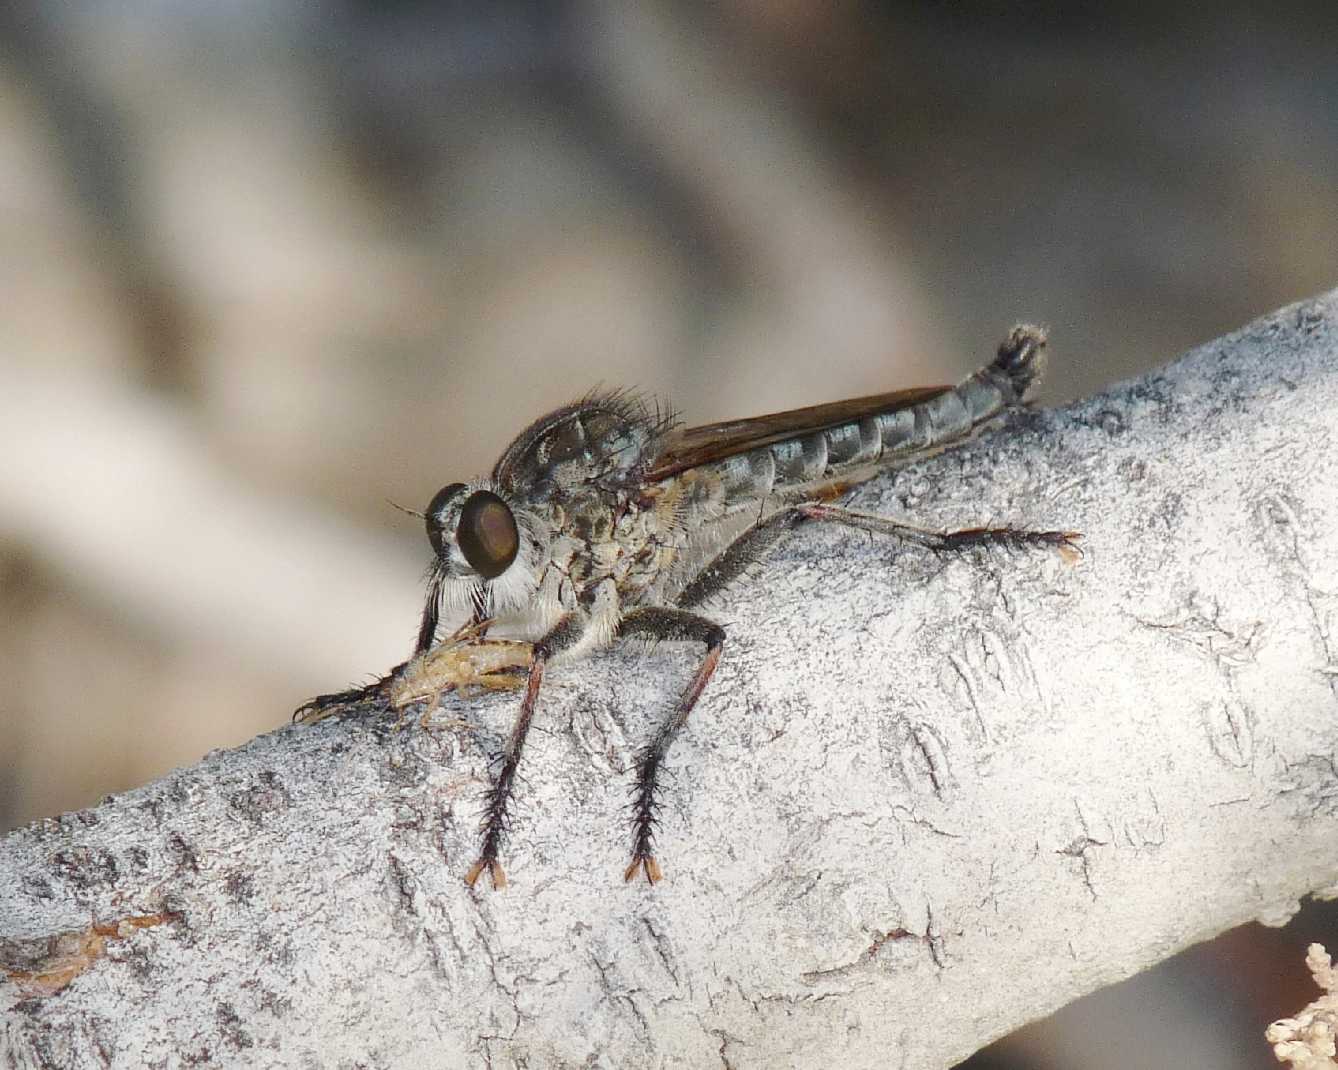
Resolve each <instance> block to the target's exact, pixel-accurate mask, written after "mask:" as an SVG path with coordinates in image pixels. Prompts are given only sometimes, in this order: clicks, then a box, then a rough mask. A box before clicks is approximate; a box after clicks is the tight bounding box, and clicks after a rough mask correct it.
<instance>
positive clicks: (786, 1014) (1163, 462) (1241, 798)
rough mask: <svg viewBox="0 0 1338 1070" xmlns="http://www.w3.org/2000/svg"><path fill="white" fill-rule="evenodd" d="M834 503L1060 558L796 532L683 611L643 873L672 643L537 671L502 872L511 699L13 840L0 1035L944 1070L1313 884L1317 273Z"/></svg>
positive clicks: (1318, 665) (477, 1056)
mask: <svg viewBox="0 0 1338 1070" xmlns="http://www.w3.org/2000/svg"><path fill="white" fill-rule="evenodd" d="M1057 342H1058V345H1057V347H1056V352H1055V354H1054V356H1053V358H1052V359H1056V360H1063V359H1065V354H1064V353H1063V348H1062V345H1063V340H1062V339H1058V340H1057ZM1069 359H1076V358H1074V357H1072V356H1070V358H1069ZM852 505H853V506H854V507H856V508H860V509H868V510H873V511H879V512H883V513H886V514H889V515H895V516H898V517H907V518H911V519H913V520H914V521H915V522H917V523H921V524H924V525H926V526H933V527H942V528H955V527H969V526H978V525H981V524H986V523H995V524H999V523H1012V524H1017V525H1020V526H1025V527H1031V528H1064V529H1077V530H1079V531H1081V532H1082V533H1083V536H1084V538H1083V543H1082V545H1083V549H1084V551H1085V556H1084V558H1083V560H1082V561H1080V562H1078V563H1077V564H1071V563H1067V562H1066V561H1065V560H1064V559H1063V558H1062V557H1061V556H1060V555H1058V554H1051V553H1030V554H1015V555H1009V554H1005V553H1002V552H997V551H991V552H975V553H972V554H967V555H960V556H952V557H949V556H942V557H940V556H935V555H933V554H932V553H928V552H926V551H923V550H919V549H915V548H909V547H906V546H902V545H898V544H895V543H892V542H889V541H885V540H875V539H871V538H869V537H868V536H865V535H862V534H858V533H850V532H846V531H830V530H822V529H821V528H820V527H818V526H816V525H815V526H813V527H812V528H811V529H809V530H805V531H802V532H800V533H797V534H796V535H795V536H794V537H792V538H791V539H790V540H789V541H788V542H787V543H785V544H784V545H783V546H782V547H781V548H780V550H779V551H777V552H776V553H775V554H774V555H773V556H772V557H771V558H770V560H769V561H768V562H767V564H766V565H765V566H764V567H763V568H762V569H761V570H760V571H759V572H758V573H757V574H756V575H754V576H753V577H751V578H749V579H747V580H745V581H742V582H740V583H738V584H737V585H736V586H735V588H734V589H732V590H731V591H730V592H729V594H728V595H727V597H726V598H724V599H723V600H722V601H721V602H720V603H719V604H718V605H716V606H715V607H713V611H714V614H715V616H716V618H717V619H719V620H721V621H722V622H723V623H725V624H726V625H727V627H728V630H729V638H728V639H727V641H726V647H725V657H724V660H723V661H722V663H721V667H720V670H719V672H718V673H717V675H716V678H715V680H714V681H713V683H712V685H711V687H710V689H709V690H708V691H707V693H706V695H705V697H704V699H703V700H702V702H701V704H700V705H699V707H698V709H697V711H696V713H695V714H694V717H693V720H692V721H691V722H690V724H689V725H688V727H687V729H686V730H685V732H684V733H683V734H682V735H681V736H680V738H679V739H678V741H677V742H676V743H675V745H674V747H673V748H672V750H671V751H670V753H669V758H668V764H667V777H666V780H665V782H664V792H663V801H664V804H665V807H664V813H663V822H662V826H661V829H660V834H659V841H658V843H659V848H660V858H661V860H662V862H663V863H664V866H665V871H666V878H667V879H666V880H665V881H664V882H663V883H662V884H660V885H658V886H656V887H654V888H649V887H647V886H645V885H642V884H637V885H631V886H626V885H624V884H623V883H622V880H621V872H622V868H623V866H624V865H625V863H626V857H625V856H626V853H627V850H628V847H629V843H628V828H627V810H626V804H627V800H628V792H629V789H630V786H631V762H632V755H633V754H634V753H635V749H636V747H637V745H638V743H639V742H640V741H642V740H644V739H645V738H647V735H648V734H649V732H650V731H651V729H652V726H653V725H654V724H655V723H657V720H658V719H659V718H660V717H662V716H663V715H664V713H665V712H666V711H667V709H668V708H669V705H670V702H671V700H672V697H673V695H674V694H675V693H676V691H677V689H678V688H679V687H681V686H682V683H683V682H684V680H685V679H686V678H687V676H688V674H689V673H690V671H691V668H692V665H693V654H692V653H691V652H689V651H676V650H670V649H667V648H662V649H661V650H660V651H658V652H657V653H656V654H654V655H653V656H650V657H646V656H645V655H643V654H638V653H637V652H636V651H634V650H626V649H621V650H614V651H612V652H610V653H608V654H606V655H601V656H599V657H597V658H594V659H591V660H589V661H586V662H583V663H579V664H576V665H572V666H563V667H559V668H556V669H554V670H552V671H551V672H550V673H549V674H548V676H547V677H546V679H545V690H544V693H543V696H542V698H541V701H540V712H539V715H538V718H537V720H536V725H535V729H534V731H533V732H532V734H531V737H530V743H529V746H528V747H527V749H526V754H525V761H524V764H523V766H522V777H523V779H522V782H521V785H520V790H519V793H518V810H517V817H516V823H515V828H514V831H513V834H512V836H511V838H510V840H509V842H508V846H507V848H506V851H505V854H504V861H505V862H506V865H507V872H508V874H509V875H510V877H511V882H512V883H511V885H510V887H508V888H507V889H506V890H505V891H503V892H500V893H497V892H491V891H486V890H482V888H480V890H479V891H478V892H473V893H471V892H470V891H469V889H467V888H466V886H465V884H464V881H463V876H464V872H465V870H466V868H467V867H468V865H469V862H470V860H471V859H472V858H473V856H474V852H475V849H476V846H477V845H476V831H475V829H476V823H477V819H478V816H479V812H480V805H481V797H482V792H483V788H484V785H485V778H486V775H487V769H488V757H489V755H490V754H492V753H494V752H495V751H496V750H497V749H498V748H499V747H500V745H501V742H502V740H503V739H504V738H505V734H506V732H507V730H508V728H509V726H510V719H511V717H512V715H513V713H514V711H515V708H516V702H517V696H515V695H513V694H501V695H489V696H483V697H479V698H476V699H472V700H470V701H462V700H460V699H458V698H455V697H452V696H448V697H447V698H446V699H445V700H444V702H443V707H442V709H441V710H440V711H439V712H438V714H437V715H436V717H435V719H434V723H433V725H432V726H431V727H429V728H428V729H426V730H424V729H420V728H419V726H418V724H417V720H416V718H413V717H410V718H408V719H407V721H406V725H407V727H404V728H402V729H397V728H396V727H395V725H394V723H393V719H391V718H363V719H357V718H345V719H331V720H328V721H325V722H322V723H320V724H319V725H316V726H313V727H297V726H289V727H284V728H280V729H278V730H276V731H274V732H271V733H269V734H268V735H265V736H262V737H260V738H258V739H256V740H253V741H252V742H251V743H249V744H247V745H246V746H244V747H241V748H238V749H236V750H233V751H227V752H216V753H213V754H211V755H209V756H207V757H206V758H205V760H204V761H203V762H201V763H200V764H199V765H197V766H194V767H192V768H188V769H182V770H179V771H177V772H176V773H174V774H172V775H170V776H168V777H166V778H164V779H163V780H160V781H158V782H155V783H153V784H149V785H147V786H145V787H143V788H140V789H138V790H136V791H132V792H128V793H126V794H125V795H121V796H117V797H114V798H109V799H107V800H106V801H104V803H103V804H102V805H100V806H98V807H97V808H95V809H91V810H85V811H80V812H77V813H71V814H66V815H64V816H63V817H60V818H54V819H51V820H47V821H42V822H38V823H37V824H35V825H32V826H29V827H28V828H25V829H22V830H20V831H18V832H15V833H13V834H12V835H10V836H9V837H7V838H6V839H4V840H3V841H0V1013H3V1018H2V1019H0V1022H2V1025H0V1065H18V1066H25V1065H50V1066H62V1067H66V1066H69V1067H83V1066H97V1067H104V1066H116V1067H120V1066H125V1067H139V1066H153V1065H159V1066H178V1065H187V1064H191V1063H192V1062H193V1063H194V1064H198V1065H225V1064H228V1065H230V1064H245V1065H250V1066H353V1065H375V1066H386V1067H420V1066H457V1065H474V1064H481V1063H487V1064H488V1065H492V1066H512V1065H528V1066H555V1065H573V1066H574V1065H599V1066H603V1065H608V1066H619V1065H656V1066H704V1065H713V1064H715V1063H717V1062H719V1063H721V1064H723V1065H726V1066H730V1067H737V1068H743V1067H774V1066H778V1065H830V1064H834V1065H843V1066H852V1067H863V1066H880V1067H881V1066H915V1067H946V1066H950V1065H952V1064H953V1063H954V1062H956V1061H957V1060H959V1059H961V1058H963V1057H964V1056H966V1055H967V1054H969V1053H970V1052H972V1051H974V1050H976V1049H977V1048H979V1047H981V1046H982V1045H984V1044H985V1043H987V1042H989V1041H990V1040H992V1039H994V1038H995V1037H998V1036H1000V1035H1002V1034H1004V1033H1006V1032H1009V1031H1010V1030H1012V1029H1014V1028H1016V1027H1017V1026H1019V1025H1021V1024H1023V1023H1024V1022H1026V1021H1029V1020H1031V1019H1033V1018H1035V1017H1037V1016H1039V1015H1043V1014H1045V1013H1047V1012H1049V1011H1051V1010H1053V1009H1054V1008H1056V1007H1058V1006H1060V1005H1062V1004H1064V1003H1066V1002H1068V1001H1070V1000H1072V999H1074V998H1076V997H1077V996H1079V995H1082V994H1083V993H1085V992H1088V991H1091V990H1092V989H1094V988H1096V987H1098V986H1100V985H1102V984H1106V983H1108V982H1111V981H1114V980H1117V979H1119V978H1123V977H1126V976H1128V975H1130V974H1132V973H1134V972H1136V971H1138V970H1140V969H1142V968H1144V967H1146V966H1148V965H1151V964H1152V963H1155V962H1157V961H1159V960H1160V959H1163V958H1165V957H1166V956H1168V955H1170V954H1172V953H1174V952H1175V951H1177V950H1179V949H1181V948H1183V947H1185V946H1187V945H1189V944H1192V943H1194V942H1196V941H1199V940H1203V939H1206V938H1208V937H1210V936H1212V935H1214V934H1215V933H1218V932H1220V931H1222V930H1224V929H1226V928H1229V927H1231V926H1234V925H1238V924H1240V923H1242V922H1244V921H1247V920H1249V919H1251V918H1259V919H1262V920H1265V921H1269V922H1274V923H1277V922H1281V921H1284V920H1285V919H1286V918H1287V917H1288V916H1289V914H1290V912H1291V911H1292V910H1294V909H1295V906H1296V903H1297V900H1298V898H1299V897H1301V896H1303V895H1306V894H1307V893H1311V892H1318V893H1325V892H1329V893H1333V892H1334V891H1335V886H1336V885H1338V852H1335V851H1334V849H1333V844H1334V843H1335V842H1338V841H1336V840H1335V836H1338V716H1335V715H1336V714H1338V570H1336V566H1335V564H1334V563H1335V562H1336V561H1338V293H1335V294H1330V295H1327V296H1325V297H1323V298H1320V299H1317V300H1313V301H1309V302H1306V303H1304V304H1301V305H1297V306H1293V307H1291V308H1288V309H1284V310H1282V311H1280V312H1278V313H1275V314H1273V315H1271V316H1268V317H1266V318H1264V319H1262V320H1259V321H1258V322H1256V323H1254V324H1252V325H1250V326H1249V327H1247V328H1245V329H1244V330H1242V331H1240V332H1238V333H1236V334H1234V335H1231V336H1229V337H1227V338H1223V339H1221V340H1219V341H1216V342H1213V343H1211V344H1209V345H1207V346H1204V347H1202V348H1200V349H1198V350H1195V351H1194V352H1192V353H1190V354H1189V355H1188V356H1186V357H1185V358H1183V359H1181V360H1180V361H1178V362H1176V363H1175V364H1173V365H1171V366H1169V367H1167V368H1165V369H1162V370H1160V371H1156V372H1154V373H1152V374H1150V375H1148V376H1145V377H1143V378H1141V379H1138V380H1135V381H1132V382H1129V383H1125V384H1122V385H1120V386H1117V387H1115V388H1113V389H1111V390H1109V391H1107V392H1105V393H1103V394H1101V395H1099V396H1097V397H1094V398H1092V399H1089V400H1087V401H1084V402H1081V403H1078V404H1075V405H1072V406H1069V407H1067V408H1064V409H1061V410H1056V411H1049V412H1042V413H1035V414H1026V415H1020V416H1018V417H1016V418H1014V419H1013V421H1012V422H1011V424H1009V425H1008V426H1006V427H1005V428H1002V429H1000V430H999V431H996V432H993V433H990V434H988V435H986V436H984V437H982V438H980V439H979V440H977V441H975V442H973V443H971V444H969V445H967V446H965V447H963V448H961V449H959V450H956V451H953V452H950V453H947V454H944V455H941V456H939V457H936V458H933V459H931V460H928V461H925V462H922V463H920V464H918V465H915V466H913V467H910V468H907V469H903V470H901V471H898V472H896V473H893V474H891V475H889V476H884V477H882V478H880V479H879V480H877V481H875V482H874V483H872V484H870V485H869V486H867V487H865V488H863V489H861V490H860V491H859V492H858V493H857V494H856V495H855V496H854V498H853V500H852ZM347 623H348V626H349V627H350V628H356V627H357V622H356V621H352V620H351V621H349V622H347ZM275 714H276V720H278V719H279V718H280V717H281V716H282V712H281V711H275ZM182 716H187V717H188V716H190V710H183V711H182Z"/></svg>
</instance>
